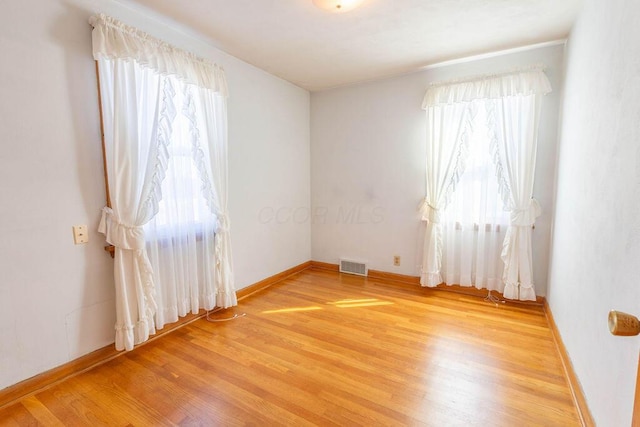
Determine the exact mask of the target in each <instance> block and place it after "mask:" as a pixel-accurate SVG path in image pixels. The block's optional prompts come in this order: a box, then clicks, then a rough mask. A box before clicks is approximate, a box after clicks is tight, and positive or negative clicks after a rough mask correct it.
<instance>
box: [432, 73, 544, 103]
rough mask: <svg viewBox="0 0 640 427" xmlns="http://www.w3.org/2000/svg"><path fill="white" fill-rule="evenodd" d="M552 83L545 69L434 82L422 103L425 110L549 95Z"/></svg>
mask: <svg viewBox="0 0 640 427" xmlns="http://www.w3.org/2000/svg"><path fill="white" fill-rule="evenodd" d="M550 92H551V84H550V83H549V80H548V79H547V76H546V75H545V74H544V70H543V68H542V67H536V68H532V69H529V70H523V71H515V72H509V73H505V74H497V75H492V76H486V77H481V78H474V79H465V80H458V81H450V82H441V83H434V84H432V85H431V86H430V87H429V88H428V89H427V93H426V94H425V96H424V100H423V101H422V108H423V109H427V108H428V107H430V106H435V105H445V104H455V103H458V102H471V101H474V100H476V99H500V98H505V97H509V96H523V95H546V94H547V93H550Z"/></svg>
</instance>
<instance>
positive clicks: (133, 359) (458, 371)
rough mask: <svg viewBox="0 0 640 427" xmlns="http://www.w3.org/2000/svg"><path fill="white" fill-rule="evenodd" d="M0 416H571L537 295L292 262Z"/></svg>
mask: <svg viewBox="0 0 640 427" xmlns="http://www.w3.org/2000/svg"><path fill="white" fill-rule="evenodd" d="M234 313H238V314H241V313H246V316H244V317H239V318H237V319H234V320H231V321H227V322H218V323H210V322H207V321H206V320H204V319H201V320H198V321H195V322H193V323H191V324H189V325H187V326H184V327H182V328H180V329H177V330H175V331H173V332H171V333H169V334H167V335H165V336H164V337H162V338H161V339H158V340H156V341H153V342H150V343H148V344H145V345H143V346H140V347H138V348H137V349H135V350H134V351H131V352H128V353H125V354H123V355H122V356H120V357H118V358H116V359H114V360H111V361H110V362H107V363H105V364H103V365H101V366H99V367H97V368H94V369H92V370H90V371H88V372H85V373H83V374H80V375H78V376H75V377H73V378H70V379H68V380H66V381H64V382H62V383H60V384H57V385H54V386H52V387H50V388H48V389H46V390H43V391H40V392H38V393H36V394H34V395H32V396H30V397H27V398H24V399H22V400H21V401H19V402H17V403H15V404H13V405H11V406H9V407H7V408H5V409H3V410H0V425H19V426H23V425H46V426H55V425H69V426H76V425H77V426H80V425H91V426H96V425H109V426H111V425H114V426H128V425H134V426H148V425H185V426H187V425H207V426H208V425H224V426H234V425H260V426H264V425H295V426H302V425H323V426H325V425H368V426H373V425H384V426H394V425H397V426H406V425H425V426H458V425H459V426H469V425H478V426H521V425H539V426H573V425H580V422H579V418H578V414H577V411H576V408H575V407H574V405H573V402H572V399H571V394H570V391H569V388H568V383H567V380H566V378H565V377H564V376H563V371H562V364H561V361H560V357H559V355H558V353H557V350H556V348H555V345H554V342H553V338H552V335H551V332H550V330H549V326H548V324H547V321H546V319H545V315H544V312H543V309H542V307H539V306H527V305H520V304H511V303H507V304H500V305H499V306H498V307H496V306H494V305H492V304H490V303H487V302H484V301H483V299H482V298H478V297H474V296H465V295H460V294H456V293H451V292H444V291H434V290H428V289H422V288H417V287H411V286H407V285H402V284H394V283H392V282H383V281H382V280H372V279H364V278H360V277H356V276H347V275H339V274H338V273H334V272H328V271H320V270H306V271H304V272H302V273H300V274H298V275H296V276H293V277H291V278H289V279H287V280H285V281H284V282H282V283H280V284H278V285H274V286H272V287H270V288H268V289H267V290H265V291H263V292H259V293H257V294H255V295H252V296H251V297H248V298H246V299H244V300H243V301H241V303H240V306H239V307H236V308H235V309H233V310H226V311H221V312H218V313H215V314H214V315H212V317H217V318H226V317H229V316H231V315H233V314H234Z"/></svg>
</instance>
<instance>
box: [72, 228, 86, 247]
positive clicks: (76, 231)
mask: <svg viewBox="0 0 640 427" xmlns="http://www.w3.org/2000/svg"><path fill="white" fill-rule="evenodd" d="M88 241H89V233H88V232H87V226H86V225H74V226H73V242H74V243H75V244H76V245H80V244H82V243H87V242H88Z"/></svg>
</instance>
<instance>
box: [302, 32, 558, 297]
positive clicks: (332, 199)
mask: <svg viewBox="0 0 640 427" xmlns="http://www.w3.org/2000/svg"><path fill="white" fill-rule="evenodd" d="M563 49H564V46H563V45H554V46H550V47H549V46H547V47H544V48H537V49H532V50H526V51H521V52H517V53H513V52H512V53H509V54H504V55H499V56H495V57H492V58H485V59H478V60H474V61H469V62H464V63H458V64H455V65H448V66H441V67H436V68H431V69H428V70H424V71H421V72H418V73H414V74H409V75H405V76H401V77H396V78H389V79H385V80H381V81H376V82H372V83H364V84H360V85H354V86H348V87H343V88H337V89H333V90H328V91H324V92H315V93H313V94H312V95H311V117H312V119H311V194H312V209H313V212H314V221H313V224H312V229H311V230H312V231H311V233H312V249H311V255H312V258H313V259H314V260H316V261H323V262H329V263H337V262H338V260H339V259H340V258H341V257H346V258H353V259H356V260H363V261H367V262H369V263H370V268H372V269H376V270H383V271H389V272H394V273H400V274H407V275H413V276H418V275H419V273H420V264H421V262H422V260H421V256H422V244H423V234H424V228H423V227H424V226H423V224H422V223H421V221H420V218H419V215H418V212H417V207H418V204H419V202H420V201H421V200H422V199H423V198H424V194H425V167H426V165H425V162H426V160H425V158H426V145H425V141H426V136H425V135H426V119H425V115H424V112H423V110H421V104H422V98H423V96H424V92H425V90H426V88H427V86H428V84H429V83H431V82H436V81H444V80H450V79H455V78H460V77H465V76H475V75H481V74H487V73H495V72H502V71H509V70H511V69H513V68H517V67H524V66H528V65H532V64H538V63H543V64H545V65H546V66H547V67H548V69H547V75H548V77H549V80H550V81H551V85H552V87H553V93H552V94H550V95H548V96H547V97H546V98H545V101H544V105H543V113H542V117H541V123H540V136H539V145H538V163H537V168H536V182H535V188H534V196H535V197H536V198H537V199H538V200H539V201H540V203H541V205H542V207H543V210H544V213H543V214H542V216H541V217H540V218H539V219H538V221H537V222H536V229H535V231H534V264H535V271H534V283H535V285H536V291H537V293H538V294H539V295H545V293H546V280H547V266H548V248H549V233H550V227H551V213H552V212H553V183H554V181H553V179H554V171H555V159H556V140H557V136H556V135H557V117H558V105H559V99H560V92H561V77H562V60H563ZM393 255H400V256H401V259H402V261H401V266H400V267H394V266H393Z"/></svg>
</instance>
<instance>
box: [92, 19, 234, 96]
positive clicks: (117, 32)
mask: <svg viewBox="0 0 640 427" xmlns="http://www.w3.org/2000/svg"><path fill="white" fill-rule="evenodd" d="M89 23H90V24H91V25H92V26H93V35H92V37H93V57H94V59H95V60H99V59H101V58H102V59H115V58H120V59H132V60H135V61H136V62H138V63H139V64H140V65H141V66H143V67H149V68H151V69H153V70H155V71H157V72H159V73H160V74H164V75H166V74H171V75H175V76H176V77H178V78H179V79H180V80H182V81H184V82H186V83H190V84H194V85H196V86H199V87H202V88H206V89H210V90H212V91H214V92H219V93H220V94H221V95H222V96H224V97H226V96H227V94H228V91H227V82H226V78H225V74H224V70H223V69H222V68H221V67H219V66H218V65H216V64H214V63H212V62H209V61H207V60H205V59H203V58H200V57H198V56H196V55H194V54H193V53H191V52H187V51H185V50H182V49H179V48H177V47H174V46H172V45H170V44H168V43H165V42H163V41H161V40H158V39H156V38H154V37H152V36H150V35H149V34H147V33H145V32H143V31H141V30H138V29H137V28H134V27H130V26H128V25H126V24H124V23H122V22H120V21H118V20H116V19H114V18H112V17H110V16H106V15H104V14H98V15H94V16H92V17H91V18H90V19H89Z"/></svg>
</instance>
